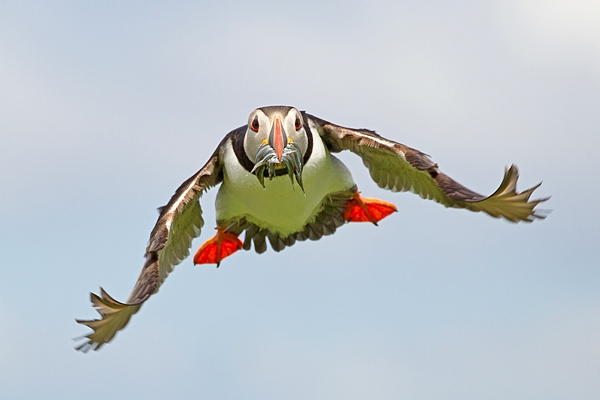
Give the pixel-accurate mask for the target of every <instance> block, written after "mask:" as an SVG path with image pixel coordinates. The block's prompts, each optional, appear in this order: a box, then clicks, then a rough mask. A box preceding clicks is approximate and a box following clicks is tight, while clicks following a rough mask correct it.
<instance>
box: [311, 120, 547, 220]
mask: <svg viewBox="0 0 600 400" xmlns="http://www.w3.org/2000/svg"><path fill="white" fill-rule="evenodd" d="M305 117H306V118H307V119H308V121H309V126H310V127H311V129H314V130H316V131H317V132H318V133H319V135H320V137H321V139H322V140H323V142H324V143H325V144H326V146H327V147H328V149H329V150H330V151H331V152H340V151H342V150H350V151H351V152H353V153H355V154H357V155H358V156H360V157H361V158H362V161H363V163H364V164H365V166H366V167H367V168H368V169H369V172H370V174H371V177H372V178H373V180H374V181H375V183H377V185H379V187H381V188H384V189H389V190H391V191H394V192H402V191H411V192H414V193H416V194H418V195H419V196H421V197H422V198H424V199H432V200H434V201H436V202H438V203H441V204H443V205H444V206H446V207H454V208H466V209H468V210H471V211H475V212H479V211H483V212H485V213H487V214H489V215H491V216H492V217H495V218H499V217H503V218H505V219H507V220H509V221H511V222H519V221H524V222H531V221H533V220H534V219H536V218H541V219H543V218H545V215H544V214H542V213H540V212H539V210H535V207H536V206H537V205H538V204H539V203H541V202H544V201H546V200H548V198H542V199H537V200H530V197H531V194H532V193H533V191H534V190H535V189H537V188H538V187H539V186H540V185H541V183H539V184H538V185H536V186H534V187H532V188H531V189H528V190H525V191H523V192H521V193H519V192H517V179H518V178H519V171H518V169H517V167H516V166H515V165H512V166H511V167H510V168H506V169H505V171H504V179H502V183H501V184H500V186H499V187H498V189H497V190H496V191H495V192H494V193H493V194H492V195H490V196H487V197H486V196H482V195H480V194H478V193H476V192H474V191H472V190H471V189H468V188H466V187H465V186H463V185H461V184H460V183H458V182H456V181H455V180H454V179H452V178H450V177H449V176H448V175H446V174H444V173H443V172H441V171H440V170H439V169H438V165H437V164H436V163H435V162H433V161H432V160H431V159H430V158H429V156H428V155H426V154H425V153H422V152H420V151H419V150H416V149H413V148H410V147H408V146H405V145H403V144H400V143H396V142H394V141H392V140H389V139H386V138H384V137H381V136H379V135H378V134H376V133H375V132H373V131H370V130H367V129H351V128H345V127H342V126H339V125H335V124H332V123H330V122H327V121H325V120H322V119H320V118H317V117H315V116H313V115H310V114H305Z"/></svg>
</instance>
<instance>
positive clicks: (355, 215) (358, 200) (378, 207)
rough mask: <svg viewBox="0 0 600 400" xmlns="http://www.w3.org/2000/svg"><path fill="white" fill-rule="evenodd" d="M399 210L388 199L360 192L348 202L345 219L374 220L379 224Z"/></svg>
mask: <svg viewBox="0 0 600 400" xmlns="http://www.w3.org/2000/svg"><path fill="white" fill-rule="evenodd" d="M395 211H398V209H397V208H396V206H395V205H393V204H392V203H388V202H387V201H383V200H379V199H372V198H366V197H362V196H361V195H360V194H359V192H356V194H355V195H354V196H352V200H350V201H349V202H348V204H346V209H345V210H344V219H345V220H346V221H348V222H372V223H374V224H375V225H377V222H379V221H381V220H382V219H384V218H385V217H387V216H388V215H390V214H391V213H393V212H395Z"/></svg>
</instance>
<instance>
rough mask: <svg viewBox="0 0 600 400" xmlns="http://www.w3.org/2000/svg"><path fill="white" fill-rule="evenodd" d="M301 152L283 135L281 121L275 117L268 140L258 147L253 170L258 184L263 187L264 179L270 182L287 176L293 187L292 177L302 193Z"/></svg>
mask: <svg viewBox="0 0 600 400" xmlns="http://www.w3.org/2000/svg"><path fill="white" fill-rule="evenodd" d="M302 167H303V165H302V152H301V151H300V148H299V147H298V146H297V145H296V144H295V143H294V142H293V141H292V140H291V139H288V137H287V135H286V134H285V130H284V129H283V126H281V121H280V119H279V118H278V117H275V121H273V126H272V127H271V133H270V134H269V139H268V140H263V143H261V145H260V146H259V147H258V151H257V152H256V159H255V160H254V168H252V171H251V173H253V174H255V175H256V177H257V178H258V181H259V182H260V184H261V185H262V186H263V187H265V177H268V178H269V179H270V180H272V179H273V178H274V177H275V176H280V175H288V176H289V177H290V180H291V182H292V187H293V186H294V177H295V178H296V182H298V186H300V188H301V189H302V191H304V186H303V184H302Z"/></svg>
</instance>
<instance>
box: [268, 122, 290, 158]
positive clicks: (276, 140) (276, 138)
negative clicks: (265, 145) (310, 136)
mask: <svg viewBox="0 0 600 400" xmlns="http://www.w3.org/2000/svg"><path fill="white" fill-rule="evenodd" d="M286 144H287V135H286V134H285V131H284V130H283V127H282V126H281V121H279V118H278V117H275V122H273V126H272V127H271V134H270V135H269V145H270V146H271V147H272V148H273V150H275V154H277V159H278V160H279V162H281V160H282V156H283V148H284V147H285V146H286Z"/></svg>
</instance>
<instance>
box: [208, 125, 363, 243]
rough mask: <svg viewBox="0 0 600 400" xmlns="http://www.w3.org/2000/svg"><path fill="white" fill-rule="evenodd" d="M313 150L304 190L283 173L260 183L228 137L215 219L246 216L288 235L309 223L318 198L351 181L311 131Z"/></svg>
mask: <svg viewBox="0 0 600 400" xmlns="http://www.w3.org/2000/svg"><path fill="white" fill-rule="evenodd" d="M315 136H316V137H314V138H313V139H314V140H313V151H312V154H311V156H310V159H309V161H308V163H307V164H306V165H305V166H304V169H303V172H302V181H303V183H304V189H305V193H303V192H302V189H301V188H300V187H299V186H298V184H297V183H296V182H294V186H292V183H291V182H290V178H289V176H287V175H284V176H278V177H275V178H273V180H269V179H268V178H266V179H265V188H263V187H262V186H261V185H260V183H259V182H258V179H257V178H256V176H255V175H253V174H250V172H248V171H247V170H246V169H245V168H244V167H242V166H241V165H240V163H239V162H238V160H237V157H236V155H235V153H234V150H233V146H232V144H231V141H229V142H227V143H226V145H225V146H224V148H223V150H222V152H221V156H222V157H223V160H224V168H223V170H224V171H223V175H224V176H223V184H222V185H221V187H220V188H219V192H218V194H217V200H216V204H215V208H216V213H217V223H218V224H219V225H222V224H224V223H227V222H229V221H233V220H239V219H240V218H242V217H245V218H246V220H247V221H248V222H252V223H254V224H256V225H258V226H260V227H261V228H266V229H269V230H270V231H271V232H273V233H279V234H280V235H281V236H287V235H290V234H292V233H295V232H298V231H300V230H301V229H303V228H304V226H305V225H306V223H307V222H312V221H313V220H314V218H315V216H316V214H317V213H318V212H319V211H320V205H321V203H322V201H323V199H324V198H325V197H326V196H327V195H329V194H331V193H336V192H341V191H346V190H349V189H350V188H352V187H353V186H354V180H353V179H352V175H351V174H350V171H349V170H348V168H346V166H345V165H344V164H343V163H342V162H341V161H340V160H338V159H337V158H335V157H333V156H332V155H331V154H329V151H328V150H327V149H326V148H325V146H324V145H323V142H322V141H321V139H320V137H318V136H317V135H315Z"/></svg>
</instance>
